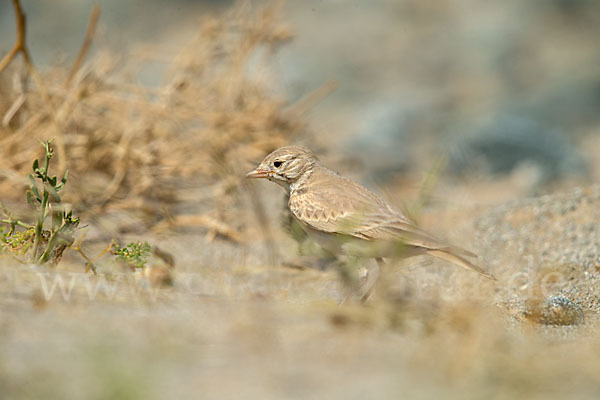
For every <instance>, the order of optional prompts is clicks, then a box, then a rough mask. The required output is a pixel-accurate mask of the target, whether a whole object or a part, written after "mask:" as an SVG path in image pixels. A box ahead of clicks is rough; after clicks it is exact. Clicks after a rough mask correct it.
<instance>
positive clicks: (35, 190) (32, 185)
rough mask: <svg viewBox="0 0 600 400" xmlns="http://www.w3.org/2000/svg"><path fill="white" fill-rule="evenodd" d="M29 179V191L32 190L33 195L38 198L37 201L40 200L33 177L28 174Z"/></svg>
mask: <svg viewBox="0 0 600 400" xmlns="http://www.w3.org/2000/svg"><path fill="white" fill-rule="evenodd" d="M29 181H30V183H31V187H30V189H31V191H32V192H33V194H34V195H35V197H36V198H37V199H38V201H39V202H41V201H42V196H40V192H39V191H38V188H37V185H36V184H35V179H34V178H33V175H31V174H29Z"/></svg>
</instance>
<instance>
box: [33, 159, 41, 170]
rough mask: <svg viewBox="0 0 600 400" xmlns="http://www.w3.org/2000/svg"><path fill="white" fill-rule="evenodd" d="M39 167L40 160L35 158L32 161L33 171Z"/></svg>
mask: <svg viewBox="0 0 600 400" xmlns="http://www.w3.org/2000/svg"><path fill="white" fill-rule="evenodd" d="M39 169H40V162H39V160H38V159H37V158H36V159H35V161H34V162H33V172H37V171H38V170H39Z"/></svg>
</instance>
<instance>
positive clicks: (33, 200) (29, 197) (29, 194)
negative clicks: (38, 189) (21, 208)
mask: <svg viewBox="0 0 600 400" xmlns="http://www.w3.org/2000/svg"><path fill="white" fill-rule="evenodd" d="M26 194H27V202H28V203H29V204H30V205H31V206H32V207H36V206H37V205H38V204H39V202H40V201H39V200H38V199H37V198H36V197H35V195H34V194H33V192H32V191H31V190H28V191H27V192H26Z"/></svg>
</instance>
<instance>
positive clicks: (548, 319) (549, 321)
mask: <svg viewBox="0 0 600 400" xmlns="http://www.w3.org/2000/svg"><path fill="white" fill-rule="evenodd" d="M525 317H526V318H527V319H529V320H530V321H533V322H536V323H538V324H542V325H580V324H583V323H584V322H585V318H584V315H583V310H582V309H581V307H579V306H578V305H577V304H575V303H574V302H572V301H571V300H569V299H567V298H565V297H562V296H550V297H548V298H546V299H545V300H543V301H530V302H528V303H527V304H526V310H525Z"/></svg>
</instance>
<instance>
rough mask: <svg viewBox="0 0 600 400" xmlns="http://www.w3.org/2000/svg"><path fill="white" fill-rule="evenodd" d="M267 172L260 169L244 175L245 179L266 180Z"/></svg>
mask: <svg viewBox="0 0 600 400" xmlns="http://www.w3.org/2000/svg"><path fill="white" fill-rule="evenodd" d="M268 177H269V172H268V171H265V170H262V169H258V168H257V169H255V170H254V171H250V172H248V173H247V174H246V178H268Z"/></svg>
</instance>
